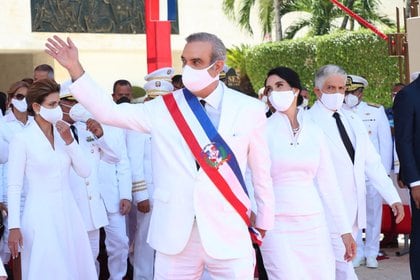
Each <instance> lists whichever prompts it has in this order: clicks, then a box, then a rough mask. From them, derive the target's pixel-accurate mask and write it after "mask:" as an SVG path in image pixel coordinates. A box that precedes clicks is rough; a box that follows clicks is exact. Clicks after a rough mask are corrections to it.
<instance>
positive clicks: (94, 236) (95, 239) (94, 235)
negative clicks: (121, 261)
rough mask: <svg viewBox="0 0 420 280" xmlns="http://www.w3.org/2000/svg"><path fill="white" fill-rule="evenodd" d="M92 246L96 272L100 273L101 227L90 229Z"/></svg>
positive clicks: (89, 234)
mask: <svg viewBox="0 0 420 280" xmlns="http://www.w3.org/2000/svg"><path fill="white" fill-rule="evenodd" d="M87 233H88V237H89V243H90V248H91V249H92V256H93V262H94V263H95V267H96V272H97V273H98V275H99V262H98V255H99V229H95V230H91V231H88V232H87Z"/></svg>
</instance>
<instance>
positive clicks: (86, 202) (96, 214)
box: [70, 122, 121, 231]
mask: <svg viewBox="0 0 420 280" xmlns="http://www.w3.org/2000/svg"><path fill="white" fill-rule="evenodd" d="M74 126H75V127H76V128H77V131H78V137H79V146H80V147H81V149H82V150H83V153H84V154H85V155H86V157H87V158H88V159H89V162H90V164H91V169H92V172H91V174H90V176H89V177H88V178H82V177H80V176H79V175H77V174H76V172H74V170H73V169H72V170H70V186H71V190H72V192H73V196H74V198H75V200H76V203H77V206H78V207H79V210H80V213H81V214H82V217H83V221H84V223H85V226H86V229H87V231H92V230H96V229H99V228H101V227H103V226H105V225H107V224H108V217H107V215H106V210H105V205H104V201H103V199H102V196H101V193H100V190H99V178H98V168H99V162H100V159H104V160H105V161H107V162H109V163H113V164H115V163H117V162H118V161H119V160H120V156H121V155H120V147H119V146H118V142H117V141H116V140H115V139H114V138H113V137H112V135H110V134H109V133H107V132H108V130H109V129H108V127H105V126H102V128H103V131H104V135H103V136H102V137H101V138H99V139H97V138H95V137H94V136H93V134H92V133H91V132H90V131H88V130H86V124H85V123H82V122H76V123H74Z"/></svg>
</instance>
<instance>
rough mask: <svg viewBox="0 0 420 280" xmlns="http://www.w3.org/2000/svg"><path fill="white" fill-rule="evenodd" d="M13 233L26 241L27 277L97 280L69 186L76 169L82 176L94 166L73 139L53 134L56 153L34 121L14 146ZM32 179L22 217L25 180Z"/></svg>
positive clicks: (24, 274) (10, 193) (10, 176)
mask: <svg viewBox="0 0 420 280" xmlns="http://www.w3.org/2000/svg"><path fill="white" fill-rule="evenodd" d="M10 155H13V156H10V158H9V173H8V185H9V189H8V199H9V229H12V228H20V230H21V233H22V237H23V248H21V256H22V278H23V279H34V280H37V279H44V280H45V279H51V280H52V279H65V280H67V279H68V280H70V279H72V280H75V279H87V280H90V279H92V280H93V279H97V274H96V269H95V264H94V262H93V257H92V251H91V250H90V245H89V240H88V236H87V232H86V228H85V226H84V224H83V220H82V217H81V215H80V212H79V209H78V207H77V205H76V203H75V201H74V198H73V195H72V192H71V190H70V187H69V171H70V168H71V167H73V168H74V169H75V171H76V172H77V173H78V174H79V175H80V176H82V177H87V176H89V174H90V167H89V162H88V161H86V160H85V158H84V156H83V154H82V153H81V149H79V146H78V145H77V144H76V141H73V143H72V144H70V145H68V146H66V145H65V143H64V141H63V140H62V139H61V137H60V135H58V133H57V132H56V131H55V130H54V149H53V148H52V146H51V144H50V143H49V141H48V140H47V138H46V137H45V135H44V133H43V132H42V131H41V129H40V128H39V126H38V124H37V123H36V122H33V123H32V124H31V125H29V126H28V127H27V128H26V129H24V130H23V131H22V132H21V133H19V134H17V135H16V137H15V138H14V139H13V140H12V141H11V143H10ZM24 176H25V177H26V179H27V180H28V186H27V195H26V202H25V206H24V209H23V215H22V219H21V220H20V215H19V207H20V206H19V204H20V193H21V191H22V181H23V179H22V178H23V177H24Z"/></svg>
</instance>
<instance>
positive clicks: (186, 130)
mask: <svg viewBox="0 0 420 280" xmlns="http://www.w3.org/2000/svg"><path fill="white" fill-rule="evenodd" d="M181 97H183V98H184V99H185V101H186V103H187V104H188V106H189V108H190V109H191V110H190V111H189V112H184V113H183V112H181V110H180V109H179V106H178V103H177V101H176V100H175V98H174V96H173V94H167V95H164V96H163V101H164V103H165V105H166V107H167V109H168V111H169V113H170V115H171V117H172V119H173V120H174V122H175V124H176V126H177V128H178V130H179V131H180V133H181V135H182V137H183V138H184V140H185V142H186V143H187V145H188V147H189V148H190V150H191V152H192V153H193V155H194V157H195V159H196V161H197V163H198V164H199V165H200V167H201V168H202V169H203V171H204V172H206V174H207V176H208V177H209V178H210V180H211V181H212V182H213V183H214V185H215V186H216V187H217V188H218V190H219V191H220V193H221V194H222V195H223V196H224V197H225V198H226V200H227V201H228V202H229V203H230V204H231V205H232V207H233V208H234V209H235V210H236V211H237V213H238V214H239V215H240V216H241V218H242V219H243V220H244V222H245V223H246V225H247V226H248V228H249V232H250V234H251V239H252V242H253V243H255V244H258V245H261V242H262V238H261V235H260V233H259V231H257V230H256V229H255V228H253V227H251V226H250V220H249V215H248V211H247V210H248V209H247V207H246V206H245V205H244V204H243V203H242V201H243V199H248V191H247V189H246V185H245V181H244V179H243V176H242V173H241V170H240V167H239V164H238V162H237V160H236V157H235V155H234V153H233V151H232V150H231V149H230V147H229V146H228V145H227V143H226V142H225V141H224V139H223V138H222V137H221V135H220V134H219V133H218V132H217V130H216V128H215V127H214V125H213V124H212V123H211V121H210V119H209V117H208V116H207V114H206V112H205V111H204V109H203V107H202V106H201V104H200V102H199V101H198V99H197V97H196V96H195V95H193V94H192V93H191V92H190V91H189V90H187V89H185V88H184V89H183V96H181ZM185 114H189V115H190V116H195V118H187V119H188V120H189V121H190V122H198V124H199V125H196V126H195V127H200V129H196V130H195V131H194V132H193V131H192V130H191V126H190V125H189V124H188V122H187V121H186V118H185V117H184V115H185ZM197 135H199V137H196V136H197ZM199 139H205V141H207V142H203V140H201V143H200V140H199ZM241 199H242V200H241Z"/></svg>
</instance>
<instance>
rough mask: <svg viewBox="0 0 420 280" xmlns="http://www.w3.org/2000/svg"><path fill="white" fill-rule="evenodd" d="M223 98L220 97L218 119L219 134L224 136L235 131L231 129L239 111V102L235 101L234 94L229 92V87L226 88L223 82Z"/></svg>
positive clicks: (230, 134)
mask: <svg viewBox="0 0 420 280" xmlns="http://www.w3.org/2000/svg"><path fill="white" fill-rule="evenodd" d="M222 87H223V98H222V111H221V114H220V121H219V128H218V132H219V134H220V135H221V136H222V137H224V136H232V135H233V134H234V132H235V131H232V130H233V128H234V124H235V121H236V118H237V115H238V113H239V111H240V110H239V108H238V107H239V104H238V102H235V95H234V94H232V92H230V89H229V88H227V87H226V86H225V85H224V84H223V83H222Z"/></svg>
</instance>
